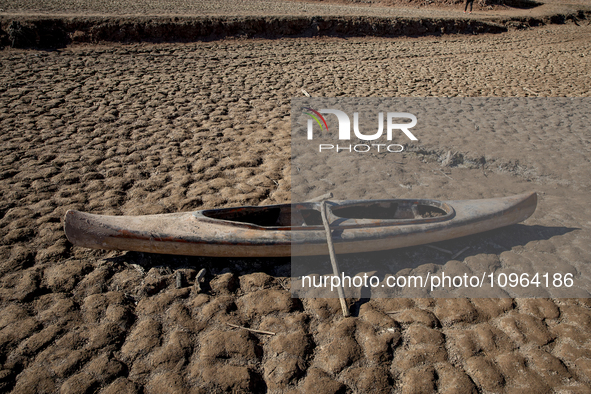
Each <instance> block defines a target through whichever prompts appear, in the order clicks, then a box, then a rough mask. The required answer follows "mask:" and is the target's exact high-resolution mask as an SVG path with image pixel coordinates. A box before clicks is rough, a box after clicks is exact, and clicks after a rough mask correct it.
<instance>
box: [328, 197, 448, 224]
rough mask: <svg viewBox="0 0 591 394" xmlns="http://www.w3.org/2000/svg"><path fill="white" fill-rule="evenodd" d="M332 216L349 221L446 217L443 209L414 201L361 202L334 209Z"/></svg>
mask: <svg viewBox="0 0 591 394" xmlns="http://www.w3.org/2000/svg"><path fill="white" fill-rule="evenodd" d="M332 214H333V215H335V216H337V217H340V218H347V219H382V220H388V219H389V220H392V219H423V218H434V217H439V216H443V215H446V214H447V212H445V211H444V210H443V209H441V208H439V207H437V206H433V205H427V204H420V203H413V202H412V201H404V200H402V201H380V202H360V203H357V204H353V205H348V206H343V207H333V208H332Z"/></svg>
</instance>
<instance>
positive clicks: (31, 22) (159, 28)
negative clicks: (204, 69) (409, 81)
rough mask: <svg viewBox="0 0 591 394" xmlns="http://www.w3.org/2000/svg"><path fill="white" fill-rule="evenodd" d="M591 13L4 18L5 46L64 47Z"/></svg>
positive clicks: (474, 27) (510, 23) (480, 24)
mask: <svg viewBox="0 0 591 394" xmlns="http://www.w3.org/2000/svg"><path fill="white" fill-rule="evenodd" d="M589 15H590V13H586V12H583V11H580V12H577V13H572V14H556V15H546V16H536V17H533V16H531V17H507V18H499V19H488V20H478V19H468V18H399V17H397V18H391V17H370V16H335V17H330V16H325V17H314V16H310V17H301V16H285V17H281V16H280V17H265V16H253V17H226V16H222V17H185V18H179V17H172V18H170V17H145V18H144V17H128V18H117V17H73V18H67V17H58V18H55V17H34V16H33V17H24V16H23V17H11V16H4V17H2V18H1V19H0V44H1V45H2V46H11V47H15V48H32V47H36V48H58V47H64V46H66V45H68V44H71V43H79V42H89V43H97V42H142V41H147V42H193V41H202V40H215V39H221V38H228V37H243V38H254V37H259V38H279V37H315V36H328V37H330V36H333V37H366V36H372V37H398V36H411V37H417V36H426V35H434V36H438V35H442V34H479V33H501V32H505V31H507V30H508V29H515V28H527V27H533V26H540V25H547V24H563V23H567V22H574V23H577V22H578V21H581V20H585V21H586V20H588V19H589Z"/></svg>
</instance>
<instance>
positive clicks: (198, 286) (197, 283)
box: [194, 268, 206, 293]
mask: <svg viewBox="0 0 591 394" xmlns="http://www.w3.org/2000/svg"><path fill="white" fill-rule="evenodd" d="M205 272H206V271H205V268H201V269H200V270H199V272H198V273H197V276H195V284H194V286H195V291H196V292H197V293H201V282H202V280H203V278H204V277H205Z"/></svg>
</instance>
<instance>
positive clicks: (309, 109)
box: [304, 107, 328, 131]
mask: <svg viewBox="0 0 591 394" xmlns="http://www.w3.org/2000/svg"><path fill="white" fill-rule="evenodd" d="M304 109H306V110H308V111H310V112H312V113H310V112H304V113H305V114H306V115H309V116H311V117H312V118H313V119H314V120H315V121H316V123H318V126H320V130H322V123H324V127H325V128H326V131H328V125H327V124H326V120H324V117H323V116H322V115H320V112H318V111H315V110H313V109H312V108H309V107H304ZM319 118H320V119H319ZM321 120H322V123H320V121H321Z"/></svg>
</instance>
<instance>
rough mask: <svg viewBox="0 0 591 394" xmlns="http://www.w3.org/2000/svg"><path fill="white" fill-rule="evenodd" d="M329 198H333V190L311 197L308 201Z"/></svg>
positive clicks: (319, 200)
mask: <svg viewBox="0 0 591 394" xmlns="http://www.w3.org/2000/svg"><path fill="white" fill-rule="evenodd" d="M329 198H332V192H328V193H325V194H323V195H321V196H318V197H314V198H311V199H309V200H308V201H306V202H321V201H324V200H328V199H329Z"/></svg>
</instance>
